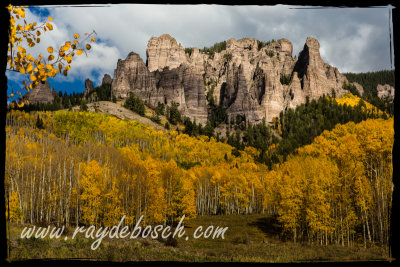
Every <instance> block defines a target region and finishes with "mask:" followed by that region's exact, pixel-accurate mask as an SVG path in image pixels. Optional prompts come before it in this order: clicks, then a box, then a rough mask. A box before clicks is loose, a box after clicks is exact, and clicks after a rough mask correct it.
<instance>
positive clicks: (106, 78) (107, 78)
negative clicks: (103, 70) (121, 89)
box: [101, 74, 113, 85]
mask: <svg viewBox="0 0 400 267" xmlns="http://www.w3.org/2000/svg"><path fill="white" fill-rule="evenodd" d="M112 82H113V79H112V78H111V76H110V75H109V74H104V77H103V80H102V81H101V85H105V84H109V85H111V84H112Z"/></svg>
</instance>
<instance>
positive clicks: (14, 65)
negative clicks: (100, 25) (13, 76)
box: [6, 5, 95, 106]
mask: <svg viewBox="0 0 400 267" xmlns="http://www.w3.org/2000/svg"><path fill="white" fill-rule="evenodd" d="M7 9H8V10H9V12H10V15H11V16H10V29H9V33H10V34H9V45H8V47H7V51H8V53H7V68H6V69H7V70H9V71H17V72H20V73H21V74H26V75H27V79H28V80H27V81H28V84H24V87H22V89H21V90H23V89H25V90H28V89H29V90H30V89H32V88H34V87H35V86H36V84H37V83H39V81H46V80H47V78H48V77H55V76H56V75H57V73H63V74H64V75H67V74H68V71H69V70H70V68H71V65H70V64H71V63H72V61H73V57H74V56H75V54H78V55H79V54H82V53H83V51H85V46H84V45H82V46H83V47H79V44H80V43H83V41H86V40H88V39H90V38H92V35H93V34H95V32H94V31H93V33H91V34H90V35H88V34H86V35H85V36H87V37H86V39H84V40H83V41H82V42H80V40H79V37H80V35H79V34H78V33H76V34H75V35H74V39H73V42H72V40H71V41H66V42H65V44H64V45H62V46H61V47H60V48H59V49H57V48H53V47H52V46H49V47H47V48H46V50H47V52H48V53H49V54H50V55H48V56H47V58H44V57H43V55H42V54H40V55H39V56H38V57H37V58H35V57H33V56H32V55H31V54H28V55H27V51H26V50H27V47H29V48H30V47H34V46H35V45H36V44H39V43H40V42H41V38H40V37H41V36H42V34H45V32H46V31H51V30H53V28H54V25H53V24H52V23H51V22H52V21H53V18H52V17H48V21H47V22H45V23H44V24H41V25H40V24H38V23H37V22H33V23H27V21H28V19H26V20H25V19H23V18H25V10H24V8H23V7H18V6H12V5H8V6H7ZM17 20H18V21H17ZM18 22H19V23H18ZM21 24H22V25H21ZM93 40H94V39H93V38H92V41H93ZM86 47H87V50H89V49H90V46H86ZM53 53H57V54H58V56H59V57H57V55H53ZM63 64H68V66H67V67H66V69H64V70H63V67H62V66H63ZM57 69H58V70H57ZM16 105H17V104H16V103H15V105H14V106H16Z"/></svg>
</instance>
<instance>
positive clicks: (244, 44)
mask: <svg viewBox="0 0 400 267" xmlns="http://www.w3.org/2000/svg"><path fill="white" fill-rule="evenodd" d="M258 44H259V43H258V41H257V40H256V39H251V38H243V39H240V40H235V39H230V40H228V41H227V42H226V48H225V49H224V50H222V51H217V52H216V53H214V54H213V55H208V54H205V53H202V52H201V51H200V50H199V49H197V48H192V49H191V53H190V55H189V54H185V50H184V48H183V47H182V46H181V45H180V44H179V45H178V44H177V42H176V40H175V39H174V38H172V37H171V36H169V35H168V34H164V35H162V36H160V37H152V38H151V39H150V40H149V42H148V45H147V51H146V54H147V61H146V62H147V65H146V64H145V63H144V62H143V60H142V59H141V58H140V57H139V55H138V54H136V53H133V52H132V53H130V54H129V55H128V57H127V58H126V59H125V60H121V59H120V60H118V64H117V68H116V70H115V72H114V79H113V81H112V94H113V95H115V96H117V97H122V98H124V97H127V96H128V94H129V92H133V93H135V94H136V95H138V96H139V97H140V98H142V99H143V100H145V101H148V102H149V103H150V104H152V105H155V106H156V105H157V103H158V102H161V103H167V104H169V103H171V102H172V101H174V102H176V103H178V104H179V109H180V110H181V112H182V113H183V115H184V116H188V117H190V118H191V119H196V121H197V122H201V123H205V122H206V120H207V114H208V110H207V101H206V95H207V94H208V95H212V96H213V97H214V102H215V103H216V104H219V105H222V106H223V107H224V108H226V111H227V114H228V116H229V120H234V119H235V118H236V117H237V115H240V116H241V117H242V118H244V119H245V120H246V121H249V122H251V123H257V122H260V121H261V120H262V119H263V118H265V119H266V121H267V122H270V121H272V118H273V117H276V116H279V112H281V111H282V110H284V109H286V108H294V107H296V106H297V105H299V104H301V103H305V102H306V98H307V97H308V98H309V99H310V100H312V99H317V98H319V97H320V96H322V95H324V94H325V95H330V94H331V93H332V91H335V93H336V95H337V96H340V95H342V94H343V93H345V92H346V91H345V90H343V89H342V86H343V83H344V82H347V79H346V78H345V77H344V76H343V75H341V74H340V73H339V71H338V69H337V68H335V67H332V66H330V65H329V64H327V63H325V62H324V61H323V60H322V58H321V56H320V53H319V42H318V40H316V39H314V38H311V37H308V38H307V40H306V43H305V45H304V48H303V50H302V52H301V53H300V55H299V58H298V59H296V58H293V57H292V52H293V47H292V44H291V42H290V41H289V40H287V39H280V40H278V41H276V42H269V43H267V44H266V45H265V46H264V47H262V48H261V47H259V45H258ZM208 100H209V101H210V99H208Z"/></svg>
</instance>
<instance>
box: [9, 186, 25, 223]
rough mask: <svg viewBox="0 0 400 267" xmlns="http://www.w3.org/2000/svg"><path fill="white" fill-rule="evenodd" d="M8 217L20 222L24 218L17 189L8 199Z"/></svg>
mask: <svg viewBox="0 0 400 267" xmlns="http://www.w3.org/2000/svg"><path fill="white" fill-rule="evenodd" d="M6 218H7V219H9V220H10V221H12V222H20V221H21V220H22V218H23V214H22V210H21V207H20V202H19V197H18V194H17V192H15V191H13V192H12V193H11V196H10V198H9V199H8V206H7V208H6Z"/></svg>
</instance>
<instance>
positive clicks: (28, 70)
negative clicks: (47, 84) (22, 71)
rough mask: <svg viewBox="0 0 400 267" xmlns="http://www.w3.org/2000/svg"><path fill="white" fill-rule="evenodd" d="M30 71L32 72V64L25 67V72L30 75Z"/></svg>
mask: <svg viewBox="0 0 400 267" xmlns="http://www.w3.org/2000/svg"><path fill="white" fill-rule="evenodd" d="M32 70H33V65H32V63H29V64H28V66H27V67H26V71H27V72H29V73H30V72H32Z"/></svg>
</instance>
